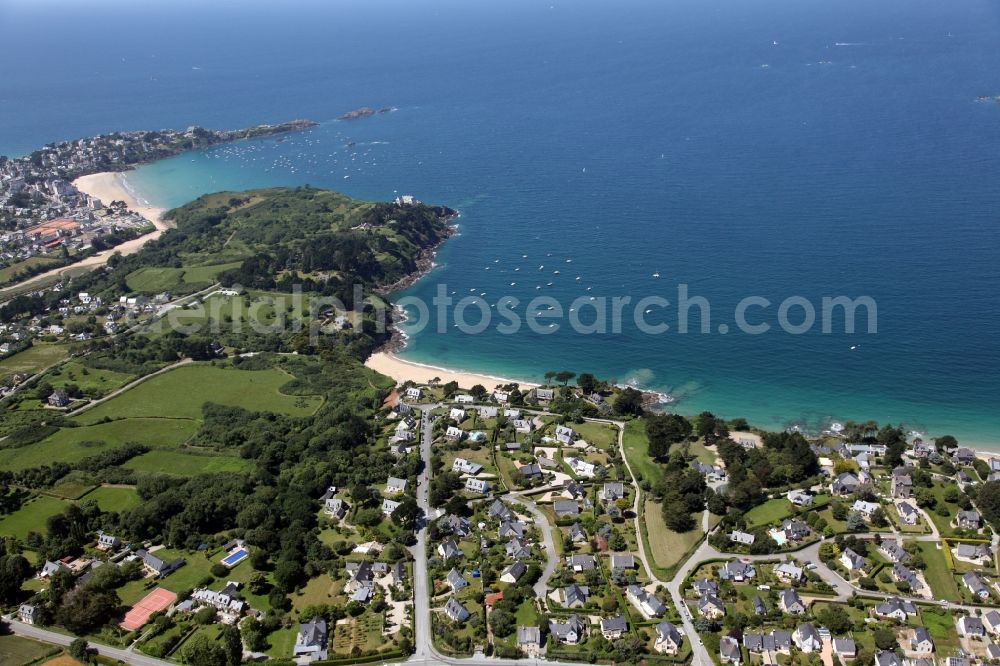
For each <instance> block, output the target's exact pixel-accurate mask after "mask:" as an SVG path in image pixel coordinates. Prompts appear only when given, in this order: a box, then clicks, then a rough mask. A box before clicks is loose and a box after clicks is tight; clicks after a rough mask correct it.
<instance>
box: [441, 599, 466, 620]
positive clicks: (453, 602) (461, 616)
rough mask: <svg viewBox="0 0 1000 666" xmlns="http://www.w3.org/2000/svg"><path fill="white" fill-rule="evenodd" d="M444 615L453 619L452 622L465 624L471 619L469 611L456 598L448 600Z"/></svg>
mask: <svg viewBox="0 0 1000 666" xmlns="http://www.w3.org/2000/svg"><path fill="white" fill-rule="evenodd" d="M444 614H445V615H447V616H448V617H449V618H451V621H452V622H465V621H466V620H468V619H469V611H468V610H467V609H466V608H465V606H463V605H462V604H461V602H460V601H459V600H458V599H456V598H455V597H449V598H448V603H446V604H445V605H444Z"/></svg>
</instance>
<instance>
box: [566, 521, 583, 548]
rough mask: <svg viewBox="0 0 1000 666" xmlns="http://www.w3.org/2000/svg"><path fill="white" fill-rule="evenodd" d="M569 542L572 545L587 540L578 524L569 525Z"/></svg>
mask: <svg viewBox="0 0 1000 666" xmlns="http://www.w3.org/2000/svg"><path fill="white" fill-rule="evenodd" d="M569 540H570V541H572V542H573V543H582V542H584V541H586V540H587V533H586V532H584V531H583V528H582V527H581V526H580V523H573V524H572V525H570V527H569Z"/></svg>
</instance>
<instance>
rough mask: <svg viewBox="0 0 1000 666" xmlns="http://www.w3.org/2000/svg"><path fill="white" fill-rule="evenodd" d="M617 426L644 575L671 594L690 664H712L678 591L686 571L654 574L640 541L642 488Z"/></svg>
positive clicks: (691, 559) (620, 430)
mask: <svg viewBox="0 0 1000 666" xmlns="http://www.w3.org/2000/svg"><path fill="white" fill-rule="evenodd" d="M610 423H613V424H614V425H615V426H617V428H618V453H619V455H620V456H621V459H622V460H623V461H624V462H625V469H627V470H628V474H629V476H630V477H631V478H632V488H633V489H634V490H635V499H634V500H633V502H632V514H633V515H634V516H635V518H634V519H633V522H634V523H635V538H636V543H637V544H638V546H639V548H638V555H639V561H640V562H642V568H643V569H645V571H646V576H647V577H648V578H649V581H650V582H651V583H656V584H658V585H662V586H663V587H664V588H666V590H667V591H668V592H669V593H670V599H671V601H673V604H674V607H675V608H676V609H677V613H678V615H680V618H681V625H682V626H683V627H684V635H685V636H686V637H687V640H688V642H689V643H690V645H691V664H692V666H714V664H715V662H714V661H713V660H712V656H711V655H710V654H709V653H708V650H707V649H705V645H704V644H703V643H702V642H701V638H699V637H698V632H697V631H696V630H695V628H694V623H693V622H692V621H691V614H690V613H689V612H688V609H687V606H686V605H685V603H684V599H683V597H682V596H681V594H680V583H679V582H678V581H682V580H684V577H685V576H686V575H687V574H686V573H682V572H679V573H678V575H677V576H674V579H673V580H672V581H664V580H660V579H659V578H657V577H656V575H655V574H654V573H653V567H651V566H650V564H649V560H648V559H647V557H646V549H645V547H644V546H643V541H642V525H640V523H639V520H640V519H639V506H640V502H642V490H641V489H640V488H639V484H637V483H636V482H635V474H634V473H633V472H632V466H631V465H629V462H628V457H627V456H626V455H625V442H624V439H625V424H624V423H621V422H619V421H610ZM705 513H706V517H705V518H704V519H703V522H704V526H705V528H706V529H707V527H708V518H707V514H708V512H707V511H706V512H705ZM702 545H703V546H706V545H708V542H702ZM700 552H701V549H699V550H698V551H695V554H694V555H692V556H691V557H690V558H688V560H687V562H685V565H687V564H688V563H690V562H691V561H693V560H694V559H695V558H696V557H697V556H698V553H700Z"/></svg>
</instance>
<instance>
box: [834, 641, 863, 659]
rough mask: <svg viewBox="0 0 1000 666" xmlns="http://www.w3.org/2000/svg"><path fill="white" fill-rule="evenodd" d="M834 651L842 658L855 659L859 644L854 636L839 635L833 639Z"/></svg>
mask: <svg viewBox="0 0 1000 666" xmlns="http://www.w3.org/2000/svg"><path fill="white" fill-rule="evenodd" d="M833 653H834V654H835V655H837V656H838V657H840V658H841V659H854V658H855V657H856V656H858V646H857V644H855V642H854V639H853V638H846V637H844V638H842V637H839V636H838V637H836V638H834V639H833Z"/></svg>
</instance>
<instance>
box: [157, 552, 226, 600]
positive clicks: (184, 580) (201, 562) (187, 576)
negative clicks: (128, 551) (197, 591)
mask: <svg viewBox="0 0 1000 666" xmlns="http://www.w3.org/2000/svg"><path fill="white" fill-rule="evenodd" d="M153 554H154V555H156V556H157V557H159V558H160V559H162V560H164V561H165V562H170V561H172V560H175V559H177V558H178V557H183V558H184V559H185V561H186V564H185V565H184V566H182V567H181V568H180V569H178V570H177V571H175V572H173V573H172V574H170V575H169V576H167V577H166V578H161V579H159V580H158V581H157V585H159V586H160V587H163V588H166V589H168V590H170V591H171V592H177V593H178V594H179V593H181V592H186V591H188V590H190V589H192V588H194V587H197V586H198V583H200V582H201V580H202V579H203V578H205V577H206V576H211V575H212V572H211V571H210V569H211V568H212V565H213V564H215V563H216V562H218V561H219V559H220V558H219V557H216V558H213V559H211V560H210V559H208V558H206V557H205V555H204V553H190V552H187V551H183V550H174V549H173V548H161V549H160V550H158V551H156V552H154V553H153Z"/></svg>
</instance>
